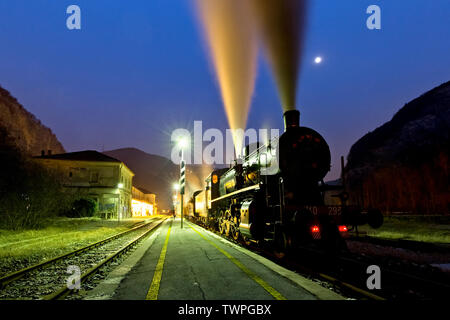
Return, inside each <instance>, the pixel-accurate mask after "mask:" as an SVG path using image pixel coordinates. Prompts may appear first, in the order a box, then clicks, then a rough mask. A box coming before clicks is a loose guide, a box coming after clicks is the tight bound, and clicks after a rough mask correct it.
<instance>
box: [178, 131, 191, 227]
mask: <svg viewBox="0 0 450 320" xmlns="http://www.w3.org/2000/svg"><path fill="white" fill-rule="evenodd" d="M177 144H178V148H180V150H181V162H180V185H179V189H180V195H181V203H180V209H181V229H183V216H184V215H183V204H184V203H183V195H184V186H185V172H186V167H185V162H184V152H183V151H184V149H186V148H187V147H189V139H188V138H187V137H180V138H179V139H178V142H177Z"/></svg>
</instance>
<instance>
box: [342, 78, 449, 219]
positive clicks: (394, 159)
mask: <svg viewBox="0 0 450 320" xmlns="http://www.w3.org/2000/svg"><path fill="white" fill-rule="evenodd" d="M449 136H450V81H449V82H446V83H444V84H442V85H440V86H438V87H436V88H434V89H432V90H430V91H428V92H426V93H425V94H423V95H421V96H420V97H418V98H416V99H414V100H412V101H411V102H409V103H407V104H406V105H404V106H403V107H402V108H401V109H400V110H399V111H398V112H397V113H396V114H395V115H394V117H393V118H392V120H390V121H388V122H387V123H385V124H383V125H382V126H380V127H379V128H377V129H375V130H374V131H373V132H369V133H368V134H366V135H365V136H363V137H362V138H361V139H359V140H358V141H357V142H356V143H355V144H354V145H353V146H352V147H351V149H350V153H349V155H348V157H347V160H348V162H347V165H346V168H345V175H346V181H347V182H348V188H349V189H350V191H351V194H352V195H353V200H354V201H355V202H358V203H360V204H362V205H364V206H374V207H375V206H376V207H380V208H381V209H383V210H384V211H385V212H393V211H403V212H404V211H407V212H411V213H435V214H438V213H450V190H449V184H448V182H449V159H450V155H449V153H450V139H449Z"/></svg>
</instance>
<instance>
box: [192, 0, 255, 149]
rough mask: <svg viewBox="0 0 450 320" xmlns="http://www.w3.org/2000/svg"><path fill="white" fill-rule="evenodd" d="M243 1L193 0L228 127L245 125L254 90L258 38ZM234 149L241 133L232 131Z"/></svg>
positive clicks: (240, 138) (239, 143) (240, 141)
mask: <svg viewBox="0 0 450 320" xmlns="http://www.w3.org/2000/svg"><path fill="white" fill-rule="evenodd" d="M244 3H245V1H242V0H196V4H197V8H198V12H199V16H200V18H201V21H202V23H203V26H204V30H205V35H206V38H207V40H208V44H209V47H210V53H211V57H212V60H213V62H214V67H215V70H216V75H217V79H218V82H219V85H220V91H221V95H222V100H223V104H224V106H225V111H226V114H227V118H228V123H229V126H230V129H232V130H235V131H236V130H237V129H244V130H245V127H246V123H247V117H248V112H249V110H250V102H251V98H252V94H253V90H254V84H255V75H256V58H257V51H258V48H257V39H256V34H255V31H254V29H253V26H252V22H251V21H250V19H249V12H248V8H247V6H246V5H244ZM233 140H234V145H235V149H236V150H237V151H238V152H240V150H242V137H240V135H233Z"/></svg>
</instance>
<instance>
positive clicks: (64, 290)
mask: <svg viewBox="0 0 450 320" xmlns="http://www.w3.org/2000/svg"><path fill="white" fill-rule="evenodd" d="M166 219H167V218H161V220H160V221H156V222H155V224H154V225H153V226H151V228H149V230H147V231H145V232H144V233H143V234H142V235H140V236H139V237H137V238H136V239H134V240H132V241H130V242H129V243H128V244H127V245H125V246H124V247H123V248H121V249H119V250H118V251H116V252H115V253H113V254H111V255H110V256H108V257H106V258H105V259H103V260H102V261H101V262H100V263H98V264H97V265H95V266H93V267H92V268H90V269H89V270H88V271H86V272H85V273H83V274H82V275H81V277H80V284H81V283H83V282H85V281H86V280H87V279H89V278H90V277H91V276H92V275H94V274H95V273H96V271H97V270H99V269H100V268H101V267H103V266H104V265H105V264H107V263H109V262H111V261H112V260H114V259H115V258H116V257H118V256H120V255H121V254H123V253H125V252H126V251H127V250H128V249H130V248H131V247H132V246H134V245H135V244H136V243H137V242H139V241H140V240H141V239H143V238H144V237H145V236H147V235H148V234H149V233H150V232H151V231H153V230H155V229H156V228H157V227H159V226H160V225H161V224H162V223H163V222H164V221H166ZM71 291H72V289H69V288H68V287H67V286H64V287H62V288H60V289H59V290H57V291H55V292H54V293H51V294H48V295H46V296H44V298H43V299H44V300H57V299H63V298H64V297H66V296H67V295H68V294H70V293H71Z"/></svg>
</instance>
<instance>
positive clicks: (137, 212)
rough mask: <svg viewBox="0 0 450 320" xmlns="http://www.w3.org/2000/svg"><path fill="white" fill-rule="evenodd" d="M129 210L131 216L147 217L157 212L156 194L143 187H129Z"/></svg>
mask: <svg viewBox="0 0 450 320" xmlns="http://www.w3.org/2000/svg"><path fill="white" fill-rule="evenodd" d="M131 193H132V199H131V211H132V215H133V217H148V216H152V215H155V214H157V206H156V195H155V194H154V193H151V192H150V191H147V190H145V189H143V188H140V187H139V188H138V187H134V186H133V187H132V188H131Z"/></svg>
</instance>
